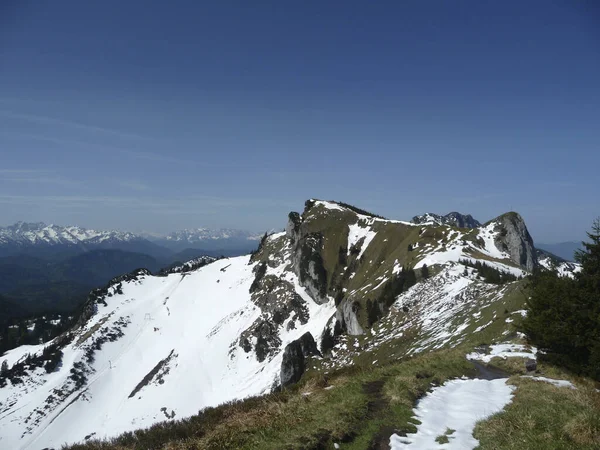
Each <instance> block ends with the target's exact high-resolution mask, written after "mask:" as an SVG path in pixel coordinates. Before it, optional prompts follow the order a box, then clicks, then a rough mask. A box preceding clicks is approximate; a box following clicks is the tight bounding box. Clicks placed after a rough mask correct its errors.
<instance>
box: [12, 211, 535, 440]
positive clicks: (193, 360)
mask: <svg viewBox="0 0 600 450" xmlns="http://www.w3.org/2000/svg"><path fill="white" fill-rule="evenodd" d="M357 211H359V212H357ZM499 217H500V218H499V220H498V221H492V222H490V223H489V224H488V225H487V226H486V227H483V228H479V229H464V228H457V227H452V226H449V225H437V224H430V225H419V224H414V223H410V222H403V221H397V220H387V219H383V218H380V217H377V216H374V215H368V214H363V211H362V210H360V209H358V208H354V207H351V206H344V204H342V203H336V202H327V201H321V200H315V199H312V200H309V201H307V202H306V204H305V208H304V211H303V212H302V214H300V213H294V212H292V213H290V215H289V217H288V224H287V227H286V231H284V232H280V233H275V234H272V235H270V236H265V237H263V238H262V239H261V241H260V244H259V248H258V249H257V250H256V251H255V252H253V254H252V255H248V256H242V257H236V258H226V259H220V260H217V261H213V262H210V261H208V260H206V261H200V262H199V263H200V264H202V267H200V268H197V269H192V267H191V265H190V269H192V270H190V271H185V272H181V273H179V272H177V273H170V274H165V275H163V276H158V275H151V273H150V272H149V271H146V270H139V271H135V272H133V273H131V274H129V275H126V276H121V277H117V278H115V279H114V280H112V281H111V282H110V283H109V285H108V286H107V287H106V288H103V289H97V290H95V291H94V292H92V294H90V296H89V300H88V302H87V304H86V305H85V306H84V307H83V309H82V311H83V314H82V316H81V317H80V318H79V320H78V324H77V326H75V327H74V328H73V329H71V330H70V331H69V332H68V333H67V334H65V335H64V336H63V338H61V339H58V338H57V340H55V341H53V342H51V343H48V344H47V345H46V346H43V345H41V346H37V347H35V348H28V349H21V348H17V349H14V350H11V351H9V352H8V353H7V354H6V355H4V356H2V357H1V358H0V359H7V361H8V365H9V369H8V372H7V373H6V374H5V375H4V376H2V377H1V378H2V379H1V380H0V381H1V383H3V384H4V387H2V388H0V395H1V396H2V397H0V401H1V402H2V403H3V404H7V405H10V406H8V408H9V410H8V411H9V412H10V414H11V421H6V420H3V419H2V418H0V430H2V433H3V435H6V436H8V438H9V439H10V440H9V441H8V442H9V444H10V445H11V446H12V447H15V448H16V447H20V448H24V449H25V448H33V449H35V448H37V447H39V446H48V445H60V444H62V443H63V442H64V441H65V440H66V441H68V442H75V441H78V440H81V439H83V438H84V437H85V436H87V435H90V434H94V436H98V437H103V436H111V435H114V434H118V433H120V432H124V431H127V430H131V429H133V428H135V427H139V426H149V425H151V424H153V423H156V422H157V421H160V420H164V419H165V418H166V417H165V416H166V415H165V414H164V413H163V412H161V408H166V410H167V411H172V413H171V412H169V415H168V417H170V418H171V419H172V418H174V417H177V418H179V417H185V416H189V415H191V414H194V413H195V412H196V411H198V409H200V408H203V407H207V406H216V405H218V404H220V403H223V402H227V401H231V400H235V399H239V398H243V397H245V396H248V395H259V394H262V393H266V392H269V391H270V390H271V389H272V388H273V387H274V386H279V385H280V384H281V383H283V382H286V380H295V379H299V378H301V377H302V376H303V373H304V372H305V371H307V370H312V369H311V367H312V365H317V366H321V367H322V370H324V371H325V372H327V371H329V370H333V369H334V368H340V367H346V366H348V365H349V364H351V363H352V361H353V360H354V358H358V357H360V354H361V352H360V351H357V347H356V346H355V345H356V344H355V342H359V344H358V345H359V347H358V348H363V346H364V347H365V348H370V349H371V350H370V351H373V352H379V351H383V350H384V349H385V348H387V347H386V346H387V345H388V343H389V342H390V339H391V340H392V341H394V342H395V340H398V339H401V340H402V339H406V338H405V337H403V336H412V337H411V338H410V340H409V341H407V343H406V344H404V345H408V344H409V343H410V345H409V347H410V349H412V351H413V352H417V353H419V352H423V351H426V350H427V349H431V348H436V347H437V346H444V345H452V343H453V342H454V343H456V342H460V339H464V336H465V332H467V331H469V332H472V333H475V332H479V331H481V330H484V329H485V328H486V327H487V325H486V323H485V322H484V321H483V320H484V319H485V316H484V317H478V316H476V315H475V316H473V315H472V313H474V312H475V311H477V310H478V309H479V308H481V307H483V306H485V305H488V306H489V305H496V304H498V305H500V304H501V305H505V302H506V301H507V300H506V298H508V297H507V295H508V294H509V293H510V294H511V295H520V294H519V291H518V289H517V287H518V286H519V285H520V284H519V283H520V281H515V282H512V283H509V284H506V285H501V284H500V285H495V284H490V283H487V282H486V281H485V280H483V279H482V278H481V276H480V274H479V272H478V269H474V268H473V267H471V266H468V265H464V264H463V263H462V262H461V261H467V262H469V264H473V263H474V262H477V261H478V262H480V263H485V264H486V265H487V266H486V267H489V270H496V271H502V272H509V273H512V274H513V275H514V276H515V277H519V276H523V275H525V274H526V273H527V271H528V268H527V264H528V261H529V260H530V259H531V258H532V257H531V255H529V258H527V257H526V258H522V254H526V253H527V252H528V251H529V249H528V248H527V247H526V246H524V244H523V243H526V242H527V234H524V235H522V236H519V235H518V233H522V232H526V227H525V225H524V223H523V224H521V223H520V222H518V221H517V222H516V223H513V221H512V220H511V221H508V222H506V221H504V220H502V218H501V217H502V216H499ZM519 217H520V216H519ZM513 219H515V220H516V218H515V217H513ZM510 227H513V228H510ZM513 234H514V235H515V236H517V237H518V238H519V239H516V240H515V239H513V238H511V235H513ZM516 247H519V248H516ZM519 252H521V253H519ZM523 252H524V253H523ZM205 262H206V263H207V264H204V263H205ZM430 285H431V288H427V289H424V288H425V287H427V286H430ZM506 305H508V303H506ZM494 307H497V308H500V307H501V306H494ZM502 307H504V306H502ZM440 308H443V309H444V310H447V313H445V315H443V316H439V320H437V321H436V322H435V323H436V326H435V327H432V326H431V323H432V322H431V320H432V318H433V317H434V316H435V314H436V311H439V310H440ZM419 311H422V314H421V313H419ZM459 314H460V315H461V322H460V323H454V320H453V319H454V317H455V315H459ZM428 317H430V318H429V319H427V318H428ZM426 319H427V320H426ZM440 320H443V321H441V322H440ZM475 330H479V331H475ZM307 333H308V334H309V335H307ZM407 333H408V334H407ZM356 340H358V341H356ZM313 341H314V345H313V344H311V342H313ZM360 342H362V343H360ZM289 346H291V347H289ZM44 348H46V350H44ZM315 348H316V350H315ZM286 349H288V350H286ZM292 349H293V350H292ZM355 350H356V351H355ZM25 351H26V352H27V354H31V355H34V356H32V358H34V359H35V361H38V362H39V363H36V364H41V365H39V366H38V365H36V364H31V363H29V364H28V363H27V362H26V359H24V355H25V353H24V352H25ZM407 351H408V350H407ZM319 354H320V355H323V356H318V355H319ZM36 355H37V356H36ZM44 355H46V356H44ZM36 358H37V359H36ZM46 358H47V359H46ZM315 358H316V359H315ZM319 358H321V359H319ZM56 361H58V362H62V363H61V364H58V365H57V363H56ZM44 367H47V369H44ZM315 367H316V366H315ZM192 375H193V376H192ZM198 377H200V378H201V381H199V378H198ZM111 380H119V383H118V384H117V385H115V384H114V382H113V381H111ZM144 380H145V381H144ZM55 388H56V389H58V391H56V390H55V391H52V389H55ZM105 389H109V391H105ZM52 392H54V393H52ZM59 392H60V393H59ZM107 392H110V395H107ZM182 393H183V395H182ZM49 395H51V397H52V401H50V400H48V399H49V398H50V397H49ZM32 396H33V397H32ZM32 398H36V399H37V400H36V401H32V400H31V399H32ZM25 399H30V400H28V403H27V405H26V404H25V403H24V402H25ZM192 399H193V401H191V400H192ZM115 402H116V403H115ZM117 404H119V405H120V406H119V408H118V410H119V414H117V415H114V414H111V415H110V417H109V416H106V414H108V412H109V411H116V409H115V408H116V407H117ZM96 414H100V415H102V416H103V417H107V418H106V420H103V421H101V423H102V425H100V422H98V421H97V420H96V419H94V417H96ZM28 417H29V418H32V419H31V420H29V419H28ZM171 419H167V420H171Z"/></svg>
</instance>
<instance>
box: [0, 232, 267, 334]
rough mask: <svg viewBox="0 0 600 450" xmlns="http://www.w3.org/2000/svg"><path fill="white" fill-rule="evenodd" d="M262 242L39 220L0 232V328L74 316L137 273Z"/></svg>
mask: <svg viewBox="0 0 600 450" xmlns="http://www.w3.org/2000/svg"><path fill="white" fill-rule="evenodd" d="M260 237H261V235H255V234H252V233H250V232H248V231H243V230H235V229H221V230H211V229H208V228H197V229H192V230H182V231H176V232H173V233H170V234H168V235H165V236H156V235H144V234H135V233H130V232H124V231H98V230H92V229H87V228H82V227H77V226H59V225H47V224H45V223H43V222H36V223H27V222H17V223H15V224H14V225H11V226H8V227H0V323H2V322H4V321H5V320H7V319H10V318H13V317H19V316H28V315H32V314H41V313H46V312H51V311H54V312H69V311H73V310H74V309H75V308H76V307H77V306H79V305H81V304H82V303H83V302H84V301H85V299H86V298H87V295H88V293H89V292H90V290H91V289H93V288H95V287H98V286H103V285H104V284H106V283H107V282H108V281H109V280H110V279H112V278H113V277H115V276H117V275H121V274H123V273H128V272H131V271H132V270H135V269H138V268H146V269H148V270H150V271H151V272H158V271H159V270H160V269H161V268H169V267H173V266H177V265H178V264H179V265H181V264H182V263H185V262H186V261H190V260H193V259H194V258H198V257H213V258H214V257H219V256H239V255H243V254H248V253H250V252H251V251H253V250H255V249H256V247H257V246H258V241H259V240H260Z"/></svg>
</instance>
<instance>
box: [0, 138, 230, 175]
mask: <svg viewBox="0 0 600 450" xmlns="http://www.w3.org/2000/svg"><path fill="white" fill-rule="evenodd" d="M0 135H5V136H9V137H10V136H12V137H17V138H21V139H33V140H36V141H42V142H51V143H53V144H58V145H65V146H77V147H79V148H86V147H87V148H96V149H98V150H102V151H109V152H112V153H115V154H118V156H128V157H130V158H134V159H138V160H145V161H154V162H164V163H170V164H189V165H196V166H201V167H210V168H225V167H228V166H226V165H225V164H210V163H206V162H201V161H192V160H191V159H185V158H174V157H171V156H166V155H162V154H159V153H153V152H148V151H139V150H131V149H128V148H124V147H119V146H115V145H105V144H96V143H92V142H84V141H79V140H74V139H63V138H55V137H51V136H41V135H39V134H34V133H17V132H13V131H0Z"/></svg>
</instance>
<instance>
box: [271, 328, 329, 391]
mask: <svg viewBox="0 0 600 450" xmlns="http://www.w3.org/2000/svg"><path fill="white" fill-rule="evenodd" d="M316 355H320V353H319V349H318V348H317V343H316V342H315V339H314V338H313V336H312V334H310V333H308V332H307V333H304V334H303V335H302V336H301V337H300V338H299V339H296V340H295V341H292V342H290V343H289V344H288V345H287V346H286V347H285V350H284V351H283V360H282V362H281V373H280V376H279V380H280V382H281V386H282V387H285V386H289V385H290V384H294V383H297V382H298V381H300V378H302V375H303V374H304V371H305V370H306V362H307V361H306V360H307V358H308V357H310V356H316Z"/></svg>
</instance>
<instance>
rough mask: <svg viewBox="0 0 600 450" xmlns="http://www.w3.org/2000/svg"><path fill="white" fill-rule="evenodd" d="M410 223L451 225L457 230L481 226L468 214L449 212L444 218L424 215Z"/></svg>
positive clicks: (416, 217)
mask: <svg viewBox="0 0 600 450" xmlns="http://www.w3.org/2000/svg"><path fill="white" fill-rule="evenodd" d="M411 222H412V223H416V224H425V223H434V224H437V225H451V226H454V227H458V228H478V227H480V226H481V222H479V221H478V220H476V219H474V218H473V216H471V215H470V214H461V213H459V212H451V213H448V214H446V215H445V216H440V215H439V214H433V213H425V214H422V215H420V216H415V217H413V218H412V220H411Z"/></svg>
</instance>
